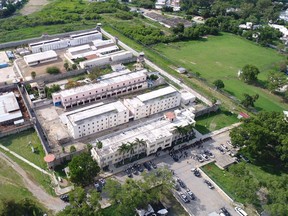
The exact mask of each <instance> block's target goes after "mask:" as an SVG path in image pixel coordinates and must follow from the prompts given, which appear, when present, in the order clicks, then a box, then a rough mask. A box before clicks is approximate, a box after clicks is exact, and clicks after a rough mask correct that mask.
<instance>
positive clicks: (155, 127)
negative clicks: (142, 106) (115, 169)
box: [91, 110, 195, 168]
mask: <svg viewBox="0 0 288 216" xmlns="http://www.w3.org/2000/svg"><path fill="white" fill-rule="evenodd" d="M188 125H195V121H194V114H193V113H191V112H189V111H182V112H181V111H180V110H175V112H169V113H166V114H165V115H164V118H163V117H162V118H159V119H156V120H155V119H154V120H152V121H149V122H145V123H144V124H143V123H142V124H141V125H136V126H135V127H133V128H129V129H126V130H124V131H120V132H116V133H114V134H109V135H107V136H104V137H101V138H99V139H97V140H96V142H95V143H93V144H94V145H95V144H96V143H97V142H101V143H102V148H101V149H99V148H97V147H93V148H92V150H91V155H92V157H93V159H94V160H96V161H97V163H98V164H99V166H100V167H101V168H103V167H105V166H108V165H114V164H116V163H119V162H121V161H122V160H123V159H126V158H129V157H131V156H133V155H131V151H127V152H121V151H120V147H121V145H122V144H127V143H133V142H134V143H136V146H135V147H134V156H135V155H138V154H141V153H145V154H146V155H147V156H148V155H150V154H153V153H156V152H157V151H160V150H164V149H167V148H169V147H171V146H172V143H173V141H175V140H177V139H178V138H179V136H180V135H179V134H178V133H177V131H176V129H175V128H176V126H181V127H185V126H188ZM192 133H194V132H193V130H192ZM137 140H142V144H141V143H137Z"/></svg>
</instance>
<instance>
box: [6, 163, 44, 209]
mask: <svg viewBox="0 0 288 216" xmlns="http://www.w3.org/2000/svg"><path fill="white" fill-rule="evenodd" d="M0 190H1V193H0V213H1V208H3V207H2V204H1V200H2V199H3V200H4V199H5V200H9V199H11V200H15V201H16V202H18V201H20V200H22V199H25V198H29V199H31V200H33V201H35V202H36V203H37V205H38V206H40V207H41V208H43V206H41V205H40V204H39V203H38V202H37V200H36V199H35V198H34V197H33V195H32V193H31V192H30V191H29V190H28V189H27V188H26V187H25V186H24V184H23V181H22V178H21V177H20V176H19V175H18V173H16V171H14V169H13V168H11V167H10V166H9V165H8V164H7V163H6V162H5V161H4V160H2V159H0Z"/></svg>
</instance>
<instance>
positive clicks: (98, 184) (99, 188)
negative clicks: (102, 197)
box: [94, 182, 102, 192]
mask: <svg viewBox="0 0 288 216" xmlns="http://www.w3.org/2000/svg"><path fill="white" fill-rule="evenodd" d="M94 186H95V188H96V191H97V192H102V186H101V184H100V183H99V182H95V183H94Z"/></svg>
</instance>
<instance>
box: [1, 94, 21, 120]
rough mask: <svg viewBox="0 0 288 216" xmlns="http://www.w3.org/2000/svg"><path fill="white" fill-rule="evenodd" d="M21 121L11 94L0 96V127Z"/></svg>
mask: <svg viewBox="0 0 288 216" xmlns="http://www.w3.org/2000/svg"><path fill="white" fill-rule="evenodd" d="M20 119H22V112H21V110H20V107H19V104H18V102H17V99H16V96H15V94H14V93H13V92H9V93H6V94H2V95H0V125H6V124H10V123H13V122H15V121H17V120H20Z"/></svg>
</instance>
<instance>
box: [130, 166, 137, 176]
mask: <svg viewBox="0 0 288 216" xmlns="http://www.w3.org/2000/svg"><path fill="white" fill-rule="evenodd" d="M131 171H132V173H133V174H134V175H138V174H139V173H138V170H137V169H136V168H134V167H133V168H132V169H131Z"/></svg>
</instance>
